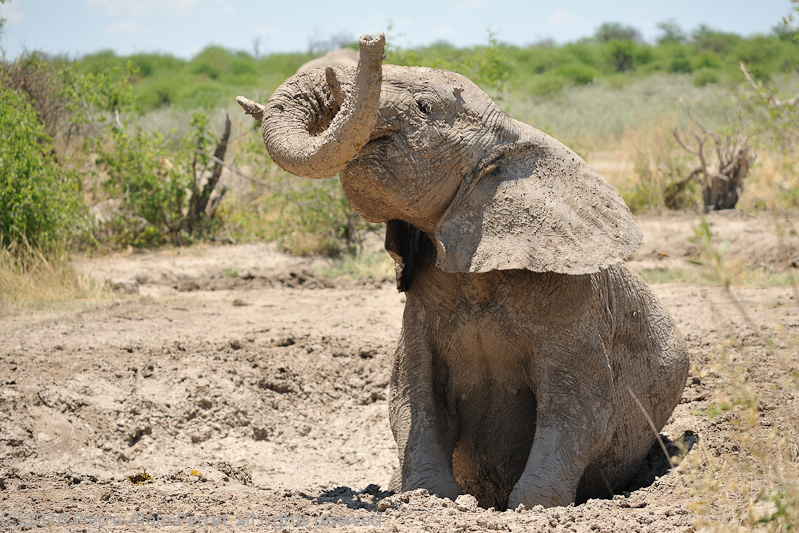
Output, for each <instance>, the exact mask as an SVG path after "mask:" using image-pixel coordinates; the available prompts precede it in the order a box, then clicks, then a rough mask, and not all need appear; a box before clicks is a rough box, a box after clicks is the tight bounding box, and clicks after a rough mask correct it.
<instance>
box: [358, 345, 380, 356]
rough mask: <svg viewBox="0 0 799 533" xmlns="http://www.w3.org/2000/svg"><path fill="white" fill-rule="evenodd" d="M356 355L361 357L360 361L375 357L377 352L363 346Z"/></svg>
mask: <svg viewBox="0 0 799 533" xmlns="http://www.w3.org/2000/svg"><path fill="white" fill-rule="evenodd" d="M358 355H359V356H360V357H361V359H372V358H373V357H374V356H375V355H377V350H375V349H374V348H372V347H371V346H364V347H363V348H361V349H360V350H358Z"/></svg>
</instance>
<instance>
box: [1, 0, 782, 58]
mask: <svg viewBox="0 0 799 533" xmlns="http://www.w3.org/2000/svg"><path fill="white" fill-rule="evenodd" d="M790 5H791V4H790V2H789V0H605V1H600V0H565V1H561V2H542V1H539V0H527V1H524V0H522V1H519V0H513V1H512V0H368V1H367V0H355V1H343V2H334V1H332V0H328V1H303V0H281V1H272V0H260V1H256V0H10V2H8V3H6V4H4V5H2V6H0V16H3V17H5V18H6V19H7V22H6V27H5V31H4V34H3V36H2V40H1V41H0V46H2V48H3V49H4V51H5V54H6V58H7V59H11V58H14V57H16V56H17V55H18V54H19V53H20V51H22V50H25V49H28V50H42V51H45V52H48V53H54V54H67V55H68V56H70V57H73V58H75V57H79V56H80V55H83V54H87V53H91V52H96V51H98V50H102V49H112V50H114V51H115V52H117V53H118V54H121V55H127V54H131V53H136V52H166V53H170V54H173V55H177V56H180V57H184V58H189V57H191V56H193V55H194V54H196V53H197V52H199V51H200V50H202V49H203V48H204V47H205V46H207V45H209V44H218V45H222V46H225V47H227V48H231V49H236V50H247V51H250V52H252V51H253V49H254V46H253V43H254V41H255V39H259V43H260V45H259V49H260V52H261V53H263V54H266V53H269V52H277V51H280V52H284V51H305V50H307V49H308V44H309V41H310V40H311V39H313V38H317V39H325V38H329V37H331V36H333V35H339V34H348V35H351V36H352V37H353V38H355V37H356V36H358V35H360V34H361V33H368V32H378V31H384V30H386V28H387V27H388V23H389V21H391V22H393V26H394V29H393V32H392V33H393V35H392V33H389V37H393V40H394V42H396V44H399V45H402V46H413V45H423V44H429V43H431V42H434V41H436V40H439V39H445V40H447V41H449V42H451V43H453V44H455V45H458V46H469V45H473V44H478V43H484V42H486V30H487V28H488V27H489V26H490V27H491V29H492V30H493V31H494V32H495V33H496V34H497V37H498V38H499V40H501V41H504V42H508V43H513V44H519V45H523V44H529V43H532V42H535V41H538V40H541V39H554V40H555V41H557V42H559V43H562V42H567V41H573V40H576V39H579V38H580V37H585V36H589V35H592V34H593V32H594V30H595V29H596V28H597V26H599V25H600V24H601V23H603V22H608V21H614V22H621V23H623V24H626V25H631V26H634V27H636V28H638V29H639V30H640V31H641V32H642V33H643V35H644V37H645V38H647V39H649V40H652V39H654V38H655V36H657V35H658V30H657V28H656V24H657V23H658V22H661V21H664V20H667V19H672V20H674V21H676V22H677V23H678V24H680V25H681V26H682V27H683V29H685V30H692V29H694V28H695V27H697V26H698V25H699V24H702V23H704V24H707V25H708V26H710V27H712V28H714V29H719V30H723V31H729V32H735V33H739V34H742V35H750V34H754V33H767V32H768V31H769V30H770V29H771V27H772V26H774V25H775V24H777V23H778V22H779V21H780V19H781V17H783V16H785V15H786V14H787V13H788V12H789V11H790Z"/></svg>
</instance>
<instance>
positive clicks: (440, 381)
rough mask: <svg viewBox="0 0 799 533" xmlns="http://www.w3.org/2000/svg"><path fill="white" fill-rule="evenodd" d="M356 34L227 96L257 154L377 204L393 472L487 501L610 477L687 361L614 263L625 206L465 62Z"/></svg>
mask: <svg viewBox="0 0 799 533" xmlns="http://www.w3.org/2000/svg"><path fill="white" fill-rule="evenodd" d="M360 42H361V55H360V58H359V63H358V67H357V68H356V69H332V68H328V69H325V70H322V69H318V70H315V71H310V72H307V73H303V74H300V75H297V76H294V77H292V78H290V79H289V80H287V81H286V82H285V83H284V84H283V85H281V87H279V88H278V89H277V90H276V91H275V93H274V94H273V95H272V97H271V98H270V100H269V102H268V103H267V104H266V106H261V105H260V104H256V103H254V102H251V101H249V100H246V99H240V100H239V101H240V103H241V104H242V106H243V107H244V108H245V110H246V111H247V112H248V113H250V114H252V115H253V116H255V117H256V118H262V119H263V124H262V131H263V136H264V143H265V145H266V148H267V150H268V151H269V153H270V154H271V155H272V157H273V159H274V160H275V162H276V163H278V164H279V165H280V166H282V167H283V168H285V169H286V170H288V171H290V172H292V173H295V174H297V175H300V176H306V177H310V178H324V177H327V176H329V175H331V173H333V172H336V171H338V172H339V173H340V177H341V183H342V186H343V188H344V192H345V193H346V195H347V198H348V199H349V200H350V203H351V204H352V206H353V207H354V208H355V209H356V211H357V212H358V213H359V214H360V215H361V216H363V217H364V218H366V219H367V220H370V221H372V222H388V227H387V231H386V250H387V251H388V252H389V253H390V254H391V255H392V257H393V258H394V259H395V261H396V263H397V269H398V274H399V276H398V281H399V288H400V290H403V291H407V292H408V299H407V306H406V309H405V314H404V320H403V333H402V336H401V339H400V342H399V347H398V349H397V354H396V357H395V362H394V367H393V372H392V380H391V384H392V386H391V391H392V392H391V402H390V418H391V427H392V431H393V433H394V438H395V440H396V441H397V445H398V454H399V462H400V468H399V469H398V470H397V472H396V474H395V476H394V478H393V481H392V488H394V489H395V490H403V491H407V490H411V489H415V488H425V489H428V490H429V491H431V492H433V493H436V494H438V495H441V496H449V497H452V498H454V497H456V496H457V495H458V494H460V493H461V492H469V493H472V494H474V495H476V496H477V497H478V499H479V501H480V503H481V504H482V505H483V506H485V507H490V506H493V507H496V508H504V507H505V506H506V505H509V506H511V507H516V506H517V505H518V504H520V503H523V504H524V505H525V506H527V507H531V506H535V505H538V504H542V505H546V506H553V505H566V504H569V503H572V502H574V501H576V500H577V501H579V500H583V499H585V498H588V497H592V496H600V495H602V494H607V493H609V492H612V491H613V490H614V489H615V488H617V487H618V486H619V485H620V484H622V483H623V482H624V481H626V480H627V479H628V477H629V476H630V475H631V474H632V472H633V469H634V468H635V467H636V466H637V464H638V463H639V461H640V460H641V459H642V458H643V457H644V455H645V453H646V451H647V450H648V449H649V447H650V445H651V444H652V442H654V439H655V438H656V433H657V431H659V430H660V428H661V427H662V426H663V424H664V423H665V422H666V420H667V418H668V417H669V415H670V414H671V412H672V410H673V409H674V407H675V405H676V404H677V402H678V401H679V398H680V395H681V393H682V390H683V387H684V384H685V377H686V375H687V369H688V360H687V356H686V353H685V351H684V350H683V348H682V347H681V345H680V342H679V340H678V339H677V336H676V333H675V331H674V327H673V325H672V322H671V320H670V318H669V317H668V315H667V313H666V312H665V311H664V309H663V308H662V307H661V306H660V304H659V303H658V301H657V299H656V298H655V297H654V296H653V295H652V293H651V292H650V290H649V289H648V288H647V287H646V285H645V284H644V283H643V282H642V281H641V279H640V278H638V277H637V276H636V275H634V274H632V273H631V272H630V271H628V270H627V269H626V268H625V267H623V266H620V265H621V263H622V262H623V261H624V260H625V259H626V258H627V257H628V256H629V255H630V254H632V253H633V252H634V251H635V249H636V248H637V247H638V246H639V244H640V242H641V234H640V232H639V230H638V228H637V227H636V225H635V221H634V219H633V217H632V214H631V213H630V211H629V209H628V208H627V206H626V205H625V204H624V201H623V200H622V198H621V196H620V195H619V194H618V192H617V191H616V190H615V189H613V187H611V186H610V185H609V184H608V183H607V182H606V181H605V180H604V179H603V178H602V176H600V175H599V173H597V172H596V171H595V170H594V169H592V168H591V167H590V166H589V165H588V164H587V163H586V162H585V161H583V160H582V159H581V158H580V157H579V156H578V155H577V154H575V153H574V152H573V151H572V150H570V149H569V148H567V147H566V146H564V145H563V144H562V143H560V142H559V141H557V140H556V139H553V138H552V137H550V136H549V135H546V134H545V133H543V132H541V131H539V130H537V129H535V128H533V127H532V126H529V125H527V124H523V123H521V122H519V121H517V120H514V119H512V118H510V117H509V116H508V115H506V114H505V113H504V112H503V111H502V110H501V109H500V108H499V107H498V106H497V105H496V104H495V103H494V102H493V101H492V100H491V98H490V97H489V96H488V95H487V94H486V93H485V92H483V91H482V90H480V88H479V87H477V86H476V85H475V84H474V83H472V82H471V81H469V80H468V79H467V78H465V77H464V76H462V75H460V74H456V73H453V72H447V71H443V70H437V69H429V68H419V67H398V66H392V65H387V66H385V67H383V66H382V65H381V63H380V54H381V51H382V45H383V44H384V42H383V39H382V37H378V38H376V39H372V38H371V37H369V36H363V37H362V38H361V41H360ZM639 403H640V407H639ZM647 416H649V417H651V419H652V425H650V424H649V423H648V421H647ZM653 426H654V429H653Z"/></svg>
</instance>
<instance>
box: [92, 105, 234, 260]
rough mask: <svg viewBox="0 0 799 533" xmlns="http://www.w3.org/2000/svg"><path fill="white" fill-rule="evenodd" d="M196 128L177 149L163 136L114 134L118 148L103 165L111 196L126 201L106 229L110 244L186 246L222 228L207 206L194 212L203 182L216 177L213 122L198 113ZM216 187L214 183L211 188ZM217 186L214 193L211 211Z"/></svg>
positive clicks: (137, 131) (126, 130)
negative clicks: (167, 243) (168, 244)
mask: <svg viewBox="0 0 799 533" xmlns="http://www.w3.org/2000/svg"><path fill="white" fill-rule="evenodd" d="M191 126H192V128H193V130H192V132H191V133H189V134H188V135H187V136H185V137H184V138H183V139H182V140H181V141H180V145H179V146H178V147H176V148H174V147H171V146H170V145H169V143H168V142H167V141H166V140H165V139H164V137H163V135H162V134H161V133H160V132H154V133H150V132H147V131H145V130H143V129H142V128H141V127H138V126H134V127H115V128H113V129H112V139H113V142H112V144H111V146H109V147H106V148H105V149H104V152H103V155H102V156H101V157H100V159H99V160H98V164H99V166H100V167H101V168H102V169H103V170H105V172H106V173H107V174H108V179H107V180H106V181H105V182H104V184H103V185H104V187H105V189H106V191H107V192H108V193H109V194H110V195H111V197H112V198H117V199H120V200H121V204H120V205H119V207H118V209H117V210H116V211H117V213H119V215H118V216H116V217H114V218H112V219H110V220H109V221H107V223H106V225H105V228H104V229H105V231H106V236H105V238H106V239H107V240H108V241H109V242H111V243H112V244H115V245H117V246H121V247H124V246H128V245H131V246H137V247H149V246H157V245H160V244H163V243H165V242H167V241H170V242H172V243H174V244H183V243H187V242H191V240H192V239H193V238H194V237H196V236H197V235H202V234H203V233H207V232H208V231H209V230H211V229H213V228H215V227H216V226H217V225H218V222H217V221H216V220H215V217H214V214H213V213H212V214H210V215H208V217H205V216H204V214H205V212H206V210H205V205H203V206H201V207H202V208H201V209H200V211H199V213H198V214H195V213H194V212H193V211H192V209H193V207H194V204H195V202H197V199H198V197H199V195H201V194H202V192H203V190H204V189H205V188H206V187H207V185H204V184H203V183H201V181H202V180H203V179H204V178H206V177H208V176H211V175H212V174H213V173H214V170H213V169H214V167H215V162H214V161H213V160H212V159H211V158H210V154H211V151H212V149H213V145H212V144H213V138H212V136H211V132H210V130H209V127H208V118H207V117H206V116H205V115H204V114H201V113H195V114H194V116H193V118H192V121H191ZM228 134H229V132H228ZM225 142H227V141H225ZM221 157H224V152H223V153H222V154H221ZM218 170H221V169H218ZM217 179H218V177H217ZM211 182H212V180H211V178H210V177H209V179H208V181H207V182H206V183H211ZM215 185H216V182H213V184H212V185H211V188H210V190H208V194H207V197H206V198H205V202H206V205H207V202H208V200H209V199H210V194H211V192H213V187H214V186H215ZM223 194H224V193H223Z"/></svg>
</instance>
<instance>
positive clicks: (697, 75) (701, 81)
mask: <svg viewBox="0 0 799 533" xmlns="http://www.w3.org/2000/svg"><path fill="white" fill-rule="evenodd" d="M719 79H720V76H719V71H718V70H714V69H711V68H707V67H703V68H700V69H699V70H697V71H696V72H694V76H693V83H694V85H696V86H697V87H704V86H705V85H709V84H711V83H718V82H719Z"/></svg>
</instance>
